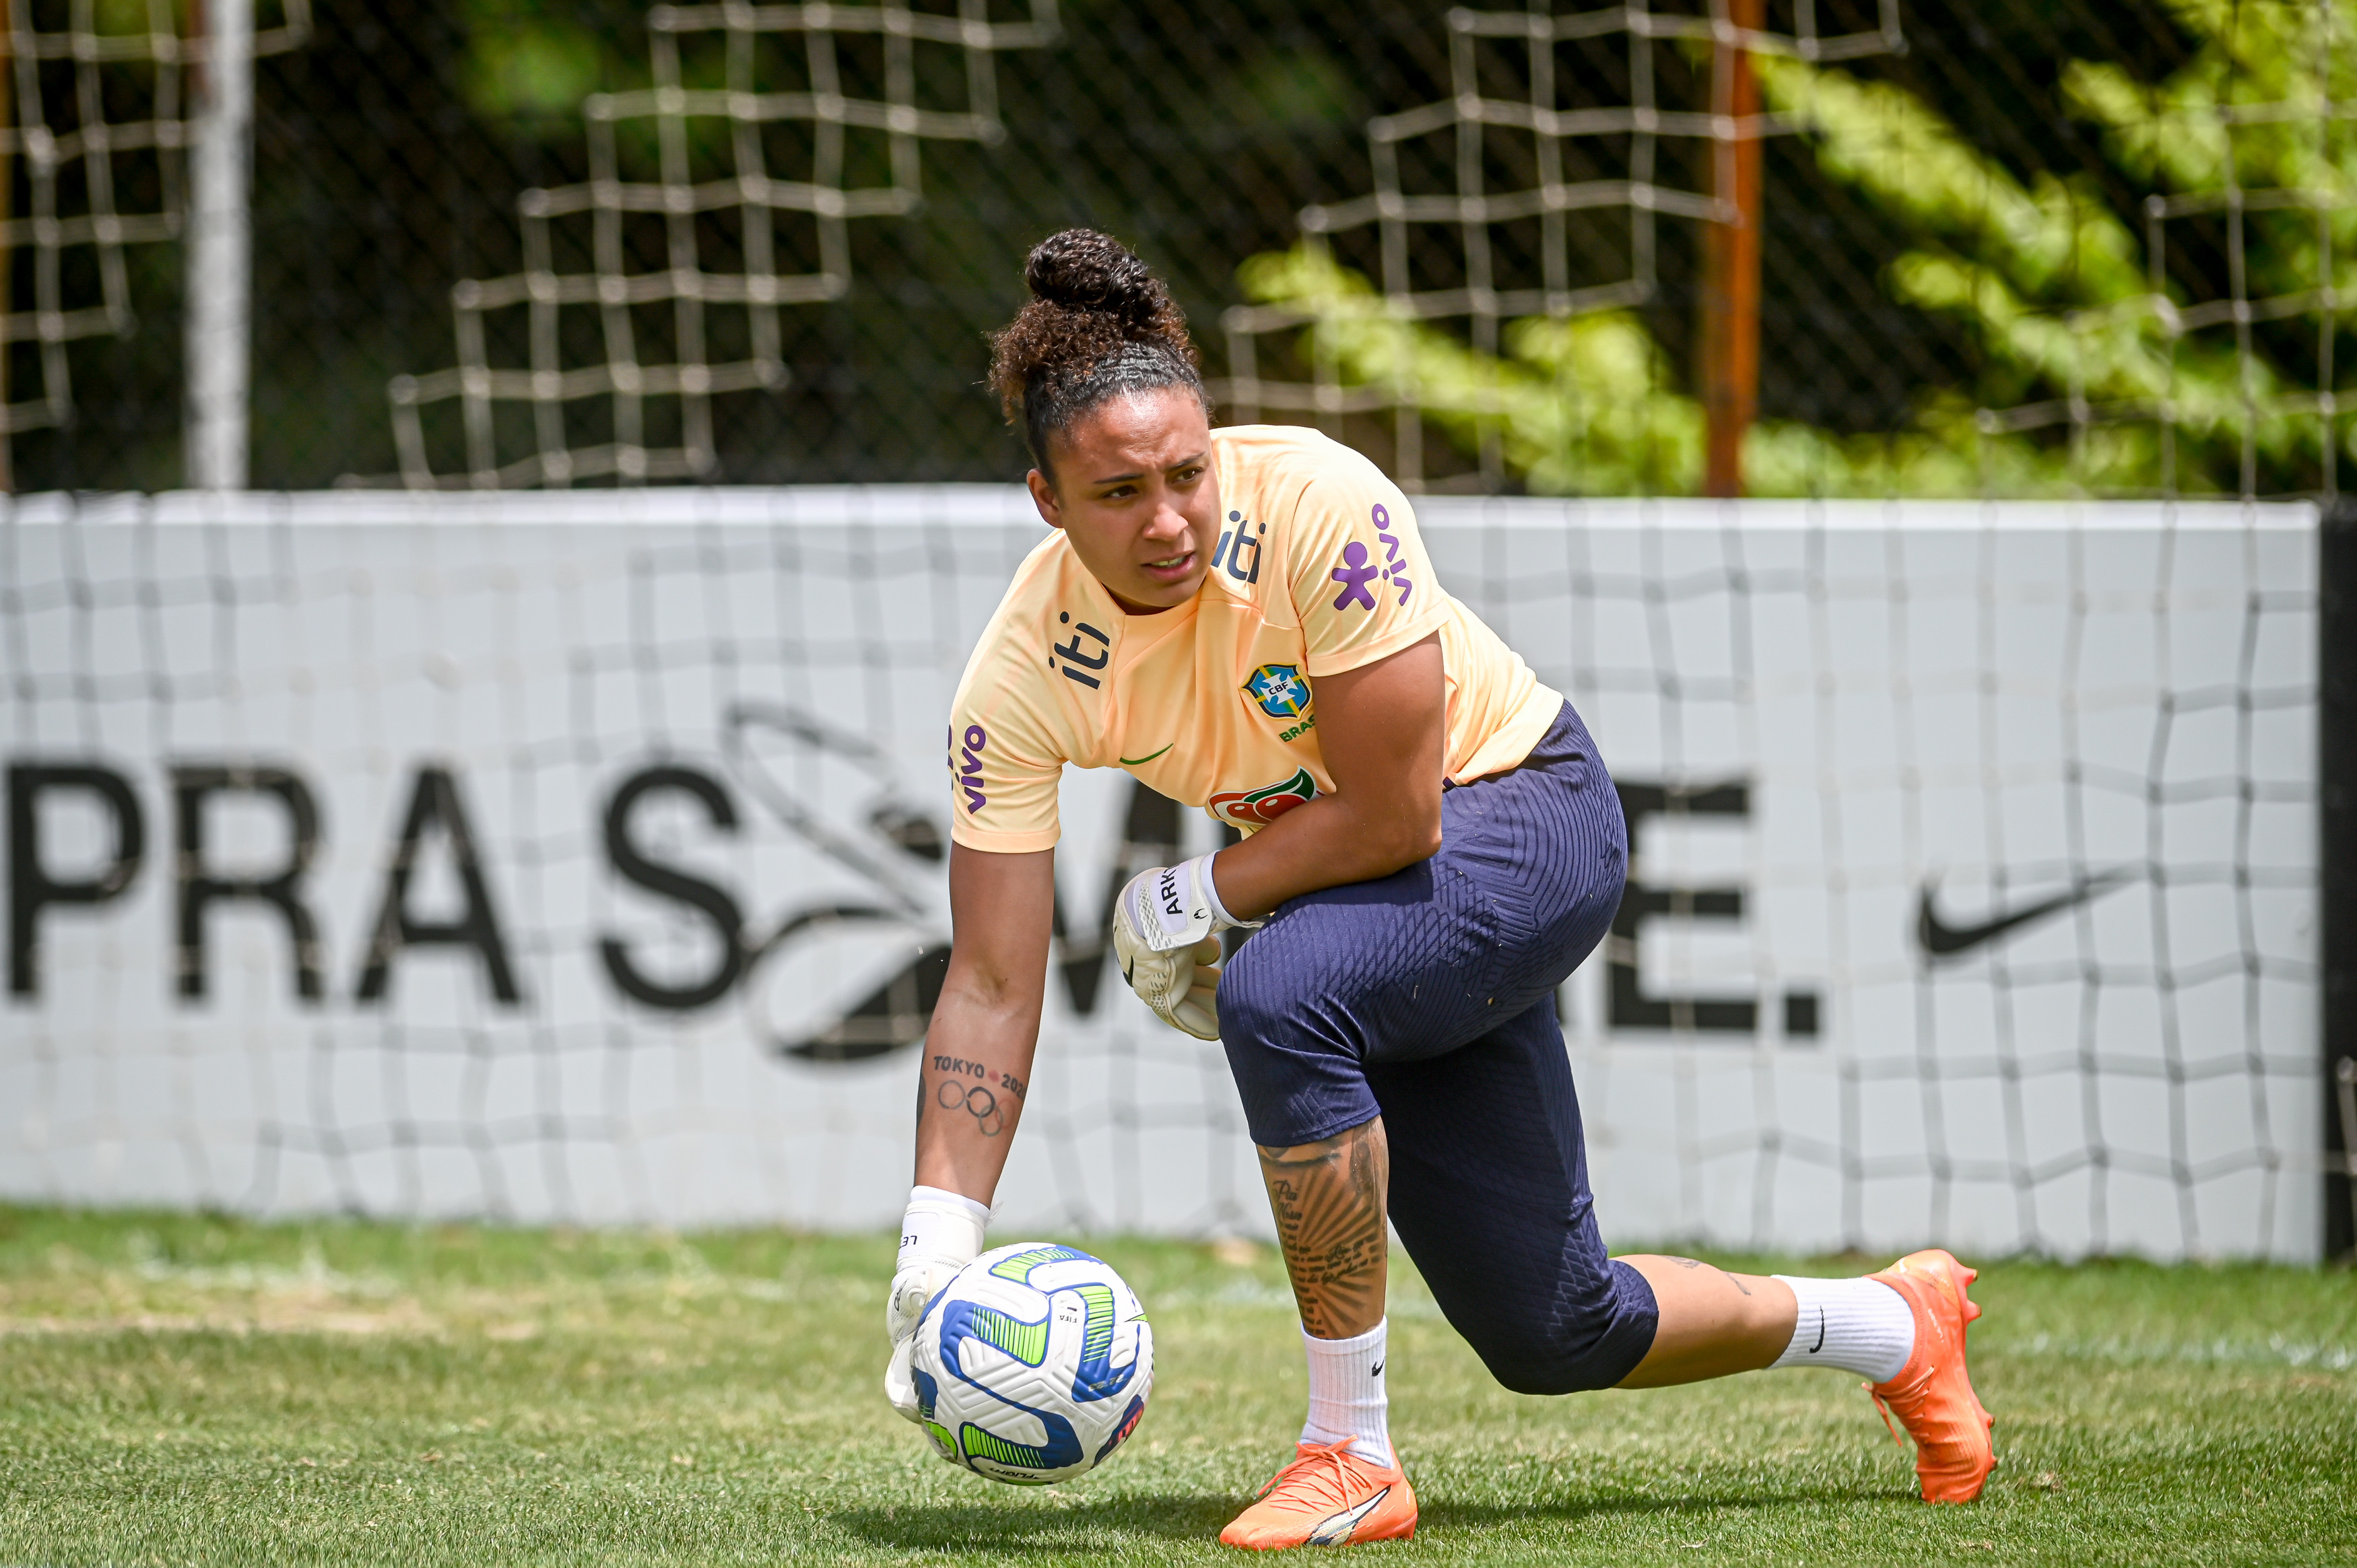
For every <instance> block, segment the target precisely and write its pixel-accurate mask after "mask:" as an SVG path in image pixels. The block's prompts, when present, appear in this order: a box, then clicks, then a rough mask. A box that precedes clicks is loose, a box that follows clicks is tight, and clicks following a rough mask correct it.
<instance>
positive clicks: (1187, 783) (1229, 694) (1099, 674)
mask: <svg viewBox="0 0 2357 1568" xmlns="http://www.w3.org/2000/svg"><path fill="white" fill-rule="evenodd" d="M1211 463H1212V466H1213V468H1214V470H1215V471H1216V472H1217V473H1218V475H1219V480H1220V505H1221V510H1222V512H1223V514H1224V516H1223V518H1222V532H1221V534H1220V540H1219V544H1218V548H1217V549H1216V550H1215V551H1214V552H1213V553H1212V557H1211V573H1210V575H1207V576H1206V577H1205V578H1204V579H1203V585H1202V587H1201V589H1200V590H1199V591H1198V592H1197V593H1196V595H1195V596H1194V597H1193V598H1191V599H1189V600H1188V601H1187V602H1186V603H1185V604H1182V605H1179V606H1176V607H1173V608H1170V609H1167V610H1164V611H1162V612H1161V613H1160V614H1158V615H1142V616H1134V615H1130V614H1128V613H1126V612H1125V611H1124V610H1123V609H1122V608H1121V607H1120V606H1118V605H1116V604H1115V603H1114V598H1113V596H1112V595H1111V594H1109V593H1107V592H1106V591H1105V589H1104V586H1103V585H1102V584H1100V583H1099V582H1098V581H1097V580H1096V579H1095V578H1094V577H1093V576H1091V575H1089V571H1088V568H1086V567H1085V566H1083V565H1082V564H1081V561H1080V557H1079V556H1077V555H1075V554H1074V553H1072V549H1071V545H1070V544H1069V543H1068V542H1066V540H1065V538H1064V535H1063V534H1062V533H1061V532H1056V531H1051V532H1049V535H1048V537H1047V538H1046V539H1044V540H1042V541H1040V542H1039V548H1038V549H1036V550H1034V551H1032V552H1031V553H1030V554H1029V555H1028V557H1026V558H1025V560H1024V562H1023V564H1022V566H1021V567H1020V568H1018V569H1017V572H1016V574H1015V581H1014V582H1013V583H1012V584H1011V585H1009V586H1008V587H1007V590H1006V598H1005V599H1003V600H1001V601H1000V603H999V606H998V612H997V614H996V615H994V616H992V617H991V618H990V624H989V626H988V627H987V628H985V629H984V631H983V634H982V640H981V642H980V643H979V644H977V645H976V646H975V648H974V657H973V658H972V659H970V660H967V662H966V667H965V676H964V679H963V680H962V681H960V682H958V691H957V698H956V701H955V703H953V705H952V708H951V710H950V715H951V716H950V733H949V768H950V788H951V796H952V804H953V807H954V809H953V811H952V813H951V816H952V830H951V833H952V837H953V838H954V839H955V840H956V841H957V842H958V843H962V844H964V845H966V846H967V847H969V848H972V849H984V850H996V851H999V852H1001V853H1005V854H1020V853H1022V852H1024V851H1027V850H1040V849H1047V848H1049V847H1050V846H1052V845H1053V844H1054V843H1055V842H1056V836H1057V820H1056V785H1057V779H1058V776H1059V775H1060V773H1061V771H1062V769H1063V765H1064V764H1065V763H1068V762H1069V763H1072V764H1074V765H1075V766H1078V767H1082V768H1125V769H1126V770H1127V771H1129V772H1130V773H1132V774H1135V776H1136V777H1137V778H1138V779H1142V780H1144V781H1145V783H1146V785H1147V786H1148V787H1150V788H1152V789H1157V790H1159V791H1160V792H1161V793H1163V794H1165V795H1168V796H1170V797H1171V798H1172V799H1174V800H1179V801H1180V802H1181V803H1183V804H1186V805H1189V806H1201V807H1203V808H1204V809H1205V810H1207V811H1210V812H1211V815H1212V816H1214V817H1217V818H1219V819H1220V820H1221V821H1222V822H1229V823H1231V824H1232V825H1234V826H1235V827H1238V828H1241V829H1243V831H1244V832H1253V831H1254V829H1256V828H1259V827H1262V826H1264V825H1265V824H1266V823H1268V822H1271V821H1273V820H1275V818H1276V817H1277V816H1278V815H1279V814H1280V813H1282V812H1284V811H1290V810H1291V809H1292V808H1294V807H1295V806H1297V805H1299V804H1301V803H1302V802H1303V801H1304V800H1311V799H1314V798H1315V797H1316V796H1317V795H1318V794H1319V793H1321V792H1327V793H1330V792H1331V791H1332V790H1333V788H1334V779H1333V776H1332V775H1331V774H1329V772H1327V770H1326V758H1325V756H1324V754H1323V753H1322V752H1321V751H1320V750H1319V748H1318V709H1317V704H1316V702H1315V700H1314V698H1315V686H1316V683H1317V682H1318V680H1319V679H1320V678H1321V677H1323V676H1327V675H1332V674H1336V673H1338V672H1340V671H1344V670H1355V669H1357V668H1358V667H1359V666H1361V665H1362V664H1372V663H1373V662H1374V661H1375V660H1379V659H1382V658H1384V657H1386V656H1387V655H1390V654H1393V653H1396V652H1398V651H1399V650H1401V649H1403V648H1406V647H1408V646H1410V645H1411V644H1413V643H1415V642H1419V641H1421V640H1423V639H1425V638H1426V637H1428V636H1430V635H1431V634H1432V633H1434V632H1438V633H1439V634H1440V650H1441V661H1442V664H1443V667H1444V668H1445V670H1446V671H1447V674H1448V777H1449V778H1450V779H1453V780H1455V781H1456V782H1458V783H1460V784H1461V783H1463V782H1465V781H1466V780H1468V779H1479V778H1480V777H1482V776H1483V775H1485V774H1490V773H1496V772H1499V771H1501V770H1502V769H1504V768H1512V767H1513V766H1514V765H1515V764H1516V763H1519V762H1521V761H1522V760H1523V758H1524V757H1527V756H1529V755H1530V751H1531V747H1533V746H1536V745H1537V744H1538V742H1539V739H1540V737H1541V736H1544V734H1545V733H1546V730H1547V726H1548V725H1551V724H1552V723H1554V722H1555V714H1557V713H1558V712H1560V711H1561V709H1562V707H1563V698H1562V697H1561V696H1560V695H1558V694H1557V693H1554V692H1551V691H1549V690H1548V689H1547V688H1546V687H1544V686H1542V685H1541V684H1539V682H1538V678H1537V677H1536V676H1535V675H1534V674H1532V673H1531V669H1530V666H1529V665H1527V664H1525V663H1523V660H1522V659H1521V658H1520V657H1519V656H1518V655H1517V654H1516V653H1515V652H1514V651H1513V650H1512V649H1510V648H1508V647H1507V646H1506V645H1505V644H1504V643H1503V642H1501V641H1500V640H1499V639H1498V635H1497V633H1495V632H1493V631H1491V629H1490V628H1488V627H1486V626H1484V625H1483V624H1482V623H1481V622H1480V619H1478V618H1476V617H1475V616H1474V615H1473V613H1472V612H1471V611H1470V610H1468V609H1467V608H1466V607H1464V606H1462V605H1460V604H1458V602H1457V601H1456V600H1454V599H1452V598H1450V597H1449V596H1448V593H1447V591H1446V590H1444V589H1443V588H1442V587H1441V585H1440V584H1439V583H1438V582H1437V581H1436V580H1435V579H1434V577H1433V574H1432V563H1431V561H1430V560H1429V559H1428V558H1427V557H1426V554H1425V549H1424V541H1423V540H1422V539H1421V538H1420V537H1418V535H1417V533H1416V528H1415V512H1414V511H1413V510H1411V509H1410V507H1409V505H1408V502H1407V498H1406V497H1405V496H1404V495H1402V494H1401V493H1400V491H1399V489H1398V487H1397V486H1395V485H1394V484H1393V483H1392V482H1391V481H1390V480H1389V479H1387V478H1383V472H1382V470H1380V469H1378V468H1377V467H1375V466H1374V465H1373V464H1372V463H1371V462H1369V461H1367V459H1366V458H1364V457H1362V456H1360V455H1359V454H1358V453H1356V452H1354V451H1352V450H1351V448H1350V447H1348V446H1342V445H1341V444H1340V443H1339V442H1336V441H1331V440H1329V439H1328V438H1327V437H1325V436H1324V435H1319V434H1318V432H1316V431H1314V430H1309V429H1306V428H1304V427H1301V426H1298V425H1290V424H1244V425H1232V426H1230V427H1228V428H1226V429H1223V430H1216V431H1214V432H1212V434H1211Z"/></svg>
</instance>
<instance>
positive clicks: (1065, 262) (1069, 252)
mask: <svg viewBox="0 0 2357 1568" xmlns="http://www.w3.org/2000/svg"><path fill="white" fill-rule="evenodd" d="M1023 281H1024V282H1026V283H1028V284H1029V285H1031V292H1032V293H1033V294H1034V295H1038V296H1039V298H1041V299H1044V300H1046V301H1047V302H1048V303H1049V304H1050V305H1060V306H1064V307H1065V308H1066V309H1068V310H1089V311H1103V312H1104V313H1105V314H1107V315H1110V316H1115V317H1120V319H1121V321H1122V322H1123V324H1124V325H1125V326H1134V327H1135V328H1141V329H1142V330H1143V331H1144V332H1149V333H1150V332H1153V331H1154V330H1155V329H1156V328H1160V327H1162V326H1163V325H1164V323H1163V319H1162V318H1163V317H1164V316H1165V313H1171V314H1175V311H1173V309H1172V306H1171V302H1170V293H1169V291H1168V289H1166V288H1164V287H1163V286H1162V281H1161V280H1160V279H1159V278H1157V277H1156V276H1155V275H1154V274H1152V273H1151V272H1148V271H1147V270H1146V263H1144V262H1141V261H1139V260H1138V259H1137V257H1136V256H1135V254H1134V253H1132V252H1131V251H1130V249H1129V247H1127V246H1126V245H1124V244H1123V243H1122V242H1120V241H1118V240H1116V239H1114V238H1113V237H1112V236H1111V235H1107V234H1100V233H1098V232H1097V231H1095V230H1093V229H1067V230H1065V231H1063V232H1062V233H1060V234H1050V235H1049V236H1048V237H1047V238H1046V239H1044V240H1042V241H1040V242H1039V243H1038V244H1037V245H1034V246H1033V247H1032V248H1031V254H1030V255H1029V256H1028V257H1026V258H1025V259H1024V263H1023Z"/></svg>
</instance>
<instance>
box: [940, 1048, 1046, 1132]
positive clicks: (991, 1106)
mask: <svg viewBox="0 0 2357 1568" xmlns="http://www.w3.org/2000/svg"><path fill="white" fill-rule="evenodd" d="M930 1065H931V1068H932V1070H933V1071H934V1072H935V1073H936V1074H940V1075H942V1076H941V1077H938V1078H936V1079H934V1084H935V1087H934V1089H933V1091H932V1094H931V1100H932V1101H933V1103H934V1104H936V1105H938V1106H940V1107H941V1108H942V1110H944V1111H963V1112H966V1113H967V1114H969V1115H971V1116H972V1117H973V1118H974V1131H976V1132H978V1133H981V1134H982V1135H983V1136H984V1137H985V1138H996V1137H997V1136H998V1135H999V1134H1000V1133H1004V1132H1006V1124H1007V1122H1010V1121H1011V1120H1013V1117H1014V1112H1015V1111H1016V1110H1017V1109H1019V1107H1020V1106H1021V1105H1022V1103H1023V1091H1024V1089H1025V1087H1026V1086H1025V1084H1024V1081H1023V1080H1022V1079H1019V1078H1017V1077H1016V1076H1015V1075H1014V1074H1013V1073H1011V1072H1000V1071H997V1070H996V1069H993V1068H989V1067H986V1066H985V1065H984V1064H983V1063H981V1062H978V1061H969V1060H967V1059H966V1058H963V1057H953V1056H945V1055H936V1056H933V1057H931V1058H930ZM926 1099H927V1095H926V1092H925V1087H924V1082H923V1079H922V1075H920V1079H919V1082H918V1086H917V1120H918V1122H920V1124H921V1123H922V1122H923V1121H924V1118H925V1101H926Z"/></svg>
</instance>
